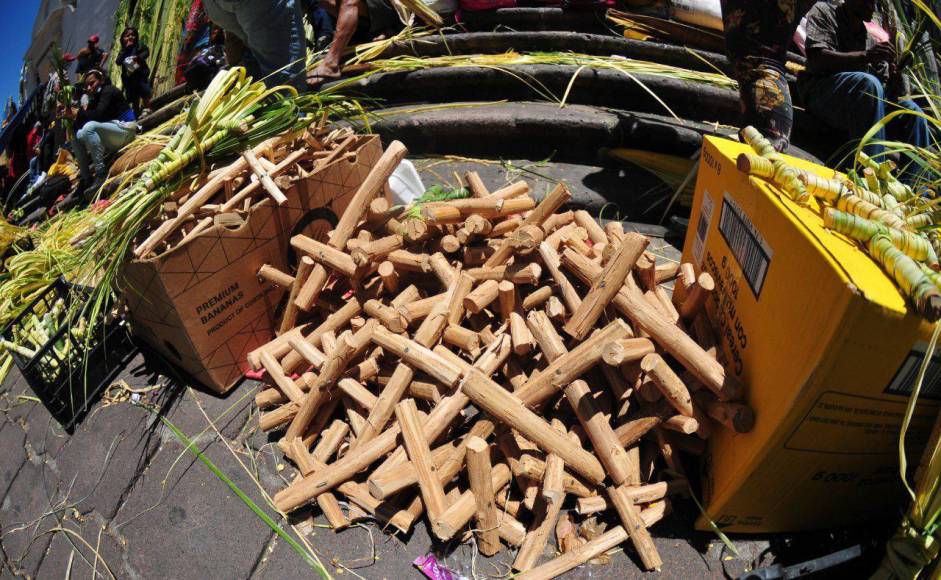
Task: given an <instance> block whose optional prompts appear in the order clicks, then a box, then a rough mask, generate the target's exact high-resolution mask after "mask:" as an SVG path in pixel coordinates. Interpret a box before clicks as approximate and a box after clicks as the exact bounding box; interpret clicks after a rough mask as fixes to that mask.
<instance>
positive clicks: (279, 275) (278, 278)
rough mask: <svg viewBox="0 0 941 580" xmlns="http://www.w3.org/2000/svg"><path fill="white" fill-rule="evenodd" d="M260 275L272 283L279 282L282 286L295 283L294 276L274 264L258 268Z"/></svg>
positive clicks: (289, 285)
mask: <svg viewBox="0 0 941 580" xmlns="http://www.w3.org/2000/svg"><path fill="white" fill-rule="evenodd" d="M258 277H259V278H261V279H262V280H267V281H268V282H271V283H272V284H277V285H278V286H281V287H282V288H290V287H291V286H292V285H293V284H294V276H291V275H290V274H287V273H285V272H282V271H281V270H278V269H277V268H275V267H274V266H270V265H268V264H265V265H264V266H262V267H261V268H259V269H258Z"/></svg>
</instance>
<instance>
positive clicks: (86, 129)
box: [72, 121, 97, 183]
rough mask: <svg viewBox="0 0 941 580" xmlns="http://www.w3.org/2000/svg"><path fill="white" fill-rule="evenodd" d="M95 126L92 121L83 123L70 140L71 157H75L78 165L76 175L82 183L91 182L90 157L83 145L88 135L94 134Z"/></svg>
mask: <svg viewBox="0 0 941 580" xmlns="http://www.w3.org/2000/svg"><path fill="white" fill-rule="evenodd" d="M96 124H97V123H95V122H94V121H89V122H88V123H85V125H83V126H82V128H81V129H79V130H78V132H77V133H75V138H74V139H72V157H75V163H76V164H78V175H79V178H80V179H81V181H82V182H83V183H88V182H90V181H91V156H90V154H89V151H88V148H87V146H86V144H85V143H86V140H87V139H89V134H93V133H94V127H93V126H94V125H96Z"/></svg>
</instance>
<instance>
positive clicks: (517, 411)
mask: <svg viewBox="0 0 941 580" xmlns="http://www.w3.org/2000/svg"><path fill="white" fill-rule="evenodd" d="M461 389H462V390H463V392H464V394H465V395H467V396H468V397H469V398H470V399H471V400H472V401H474V403H475V404H476V405H477V406H478V407H480V408H481V409H483V410H484V411H486V412H487V413H489V414H490V415H492V416H493V417H495V418H497V419H498V420H500V421H502V422H503V423H506V424H507V425H510V426H511V427H513V428H514V429H516V430H517V431H519V432H520V433H522V434H523V435H525V436H526V437H527V438H528V439H530V440H532V441H533V442H534V443H535V444H537V445H539V447H540V448H541V449H543V450H545V451H548V452H551V453H555V454H556V455H558V456H560V457H561V458H562V459H563V461H565V464H566V465H568V466H569V467H570V468H571V469H572V470H573V471H576V472H578V473H579V474H580V475H582V476H583V477H585V478H586V479H587V480H589V481H591V482H592V483H601V481H602V480H603V479H604V477H605V473H604V469H603V468H602V467H601V464H600V463H599V462H598V460H597V459H595V457H594V455H592V454H591V453H589V452H587V451H585V450H584V449H582V448H581V447H579V446H578V445H575V444H574V443H572V441H571V440H569V439H568V438H567V437H566V436H564V435H562V434H561V433H559V432H558V431H556V430H555V429H553V428H552V427H551V426H550V425H549V424H548V423H547V422H546V421H545V420H544V419H542V418H541V417H539V416H538V415H536V414H535V413H533V412H532V411H530V410H529V409H527V408H526V407H525V406H524V405H523V403H522V401H520V400H519V399H518V398H517V397H515V396H513V394H511V393H509V392H508V391H506V390H505V389H504V388H503V387H501V386H499V385H497V384H496V383H494V382H493V381H491V380H490V379H489V378H488V377H486V376H484V375H483V374H482V373H481V372H480V371H478V370H476V369H471V370H469V371H468V372H467V373H465V375H464V378H463V380H462V381H461Z"/></svg>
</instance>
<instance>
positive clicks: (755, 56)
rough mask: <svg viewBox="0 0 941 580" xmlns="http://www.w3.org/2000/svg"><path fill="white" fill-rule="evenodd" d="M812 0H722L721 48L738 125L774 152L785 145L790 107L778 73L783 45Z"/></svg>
mask: <svg viewBox="0 0 941 580" xmlns="http://www.w3.org/2000/svg"><path fill="white" fill-rule="evenodd" d="M813 3H814V0H722V20H723V24H724V26H725V47H726V53H727V54H728V57H729V60H730V61H731V62H732V75H733V76H734V77H735V80H737V81H738V84H739V94H740V99H741V104H742V116H743V123H742V126H748V125H751V126H753V127H755V128H756V129H758V131H759V132H760V133H761V134H762V135H764V136H765V137H766V138H767V139H768V140H769V141H771V143H772V145H774V148H775V149H777V150H778V151H785V150H786V149H787V148H788V146H789V145H790V140H791V127H792V125H793V123H794V107H793V105H792V104H791V92H790V89H789V88H788V85H787V79H786V78H785V76H784V73H785V70H784V63H785V62H786V60H787V47H788V45H789V44H790V43H791V39H792V38H793V37H794V31H795V30H797V25H798V23H799V22H800V19H801V17H802V16H803V14H804V13H806V12H807V10H808V9H809V8H810V7H811V6H812V5H813Z"/></svg>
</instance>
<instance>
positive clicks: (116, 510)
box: [0, 173, 872, 579]
mask: <svg viewBox="0 0 941 580" xmlns="http://www.w3.org/2000/svg"><path fill="white" fill-rule="evenodd" d="M445 175H447V173H445ZM652 247H654V248H662V249H663V251H664V252H669V251H672V252H673V255H674V256H675V255H676V250H675V249H670V248H669V247H668V245H667V244H665V243H662V241H657V242H656V244H655V245H653V246H652ZM168 372H169V371H167V370H166V369H164V368H163V367H162V366H161V365H160V364H159V361H155V360H152V359H148V358H145V357H144V356H143V355H140V354H138V355H137V356H136V357H134V358H133V360H132V361H131V362H130V364H128V365H127V366H126V367H125V368H124V369H123V370H122V372H121V373H120V376H119V377H118V379H117V381H116V382H115V383H114V385H113V387H112V388H111V389H109V390H108V391H107V392H106V393H105V395H104V397H103V398H102V400H101V401H99V402H98V403H97V404H96V405H95V407H94V408H93V410H92V412H91V413H90V414H89V415H88V416H87V417H86V418H85V420H84V421H83V422H82V423H80V425H79V426H78V427H77V428H76V429H75V431H74V433H72V434H67V433H65V432H64V431H63V429H62V428H61V427H60V426H59V424H58V423H57V422H56V421H55V420H53V419H52V418H51V417H50V415H49V414H48V412H47V411H46V409H45V408H44V407H43V405H42V404H40V403H38V402H37V401H36V400H35V397H34V396H33V393H32V391H31V390H30V389H29V387H28V386H27V385H26V384H25V381H24V380H23V378H22V377H21V376H20V375H19V373H18V372H16V370H14V371H12V372H11V374H10V376H9V377H8V378H7V380H6V382H5V383H4V384H3V385H2V388H0V488H2V499H0V557H2V565H3V566H2V572H0V576H2V577H13V576H18V577H27V578H29V577H32V578H42V579H45V578H63V577H65V578H92V577H96V576H100V577H102V578H111V577H114V578H131V579H135V578H179V579H190V578H192V579H204V578H225V579H230V578H296V577H310V576H314V575H315V573H314V572H313V570H311V568H310V567H309V566H308V564H307V563H305V561H304V559H303V558H302V557H301V556H299V555H298V553H297V552H296V551H295V550H294V549H293V548H292V547H291V545H290V544H289V542H288V541H287V540H286V539H285V538H286V537H287V538H291V541H292V542H298V543H300V544H302V545H306V546H308V547H310V548H312V549H313V552H314V553H315V554H316V555H317V556H318V557H319V559H320V561H321V562H322V563H323V564H324V567H325V568H326V570H327V571H328V572H329V573H330V574H332V575H334V576H336V577H340V578H342V577H354V576H360V577H364V578H377V579H380V578H396V579H402V578H415V577H418V576H419V573H418V572H417V571H416V570H415V568H414V567H413V566H412V565H411V562H412V560H414V559H415V558H416V557H418V556H420V555H424V554H426V553H428V552H429V551H434V552H435V553H436V554H438V555H439V557H440V558H442V559H443V560H444V562H446V563H447V564H448V565H449V566H451V567H452V568H453V569H455V570H457V571H459V572H461V573H462V574H464V575H466V576H468V577H472V576H474V575H476V576H477V577H478V578H485V577H488V576H499V575H504V574H506V573H507V571H508V563H509V562H510V561H511V559H512V556H513V554H512V552H507V551H505V552H503V554H501V555H500V556H498V557H495V558H492V559H486V558H482V557H474V555H473V554H474V550H472V549H471V547H470V546H469V545H440V544H434V543H433V542H432V541H431V540H430V538H429V536H428V533H427V531H426V528H425V524H424V523H420V524H418V525H417V526H416V528H415V529H414V530H413V531H412V533H411V534H410V535H408V536H405V537H401V536H391V535H388V534H386V533H383V532H382V531H381V530H380V528H379V527H378V525H377V524H376V523H374V522H363V523H361V524H357V525H354V526H353V527H351V528H350V529H348V530H345V531H343V532H341V533H339V534H335V533H333V532H332V531H331V530H329V529H327V528H326V526H325V523H324V521H323V519H322V518H321V517H320V516H319V515H317V516H316V517H313V516H312V515H311V513H310V512H303V511H302V512H301V513H299V514H296V515H293V516H292V517H291V518H290V519H288V520H285V519H284V518H283V517H281V516H280V515H279V514H278V513H276V512H275V511H274V510H273V509H272V508H271V507H270V504H269V498H270V497H271V496H273V495H274V493H275V492H276V491H278V490H279V489H281V488H283V487H284V486H285V484H286V482H288V481H289V480H290V479H291V478H292V477H294V473H295V472H294V469H293V467H292V466H291V464H290V463H289V462H287V461H285V460H284V458H283V456H282V454H281V452H280V450H279V449H278V448H277V446H276V445H274V444H273V443H272V441H271V440H269V438H268V437H267V436H266V435H265V434H264V433H262V432H260V430H259V429H258V419H257V415H256V411H255V409H254V405H253V396H254V394H255V390H256V386H257V385H256V383H253V382H252V381H245V382H243V383H242V384H241V385H239V386H238V387H237V388H236V389H234V390H233V391H232V392H231V393H229V394H228V395H227V396H225V397H218V396H215V395H213V394H210V393H207V392H204V391H201V390H197V389H194V388H192V387H190V386H187V385H185V384H183V383H181V382H178V381H174V380H171V379H170V378H168V377H167V374H166V373H168ZM169 425H172V426H173V427H175V428H176V429H178V430H179V431H180V432H182V433H183V434H185V435H186V437H188V438H190V439H191V440H192V441H193V447H194V448H195V449H198V451H199V452H200V453H201V454H202V455H203V457H204V458H205V459H206V461H208V462H211V464H212V465H213V466H215V467H216V468H217V469H218V470H219V472H220V473H221V474H222V477H224V478H227V479H228V480H229V481H230V482H231V484H229V483H227V482H226V481H223V479H222V477H220V476H219V475H217V474H216V473H214V472H213V471H212V470H211V469H210V468H209V467H208V466H207V465H206V464H205V463H204V462H203V461H201V460H200V458H198V457H197V456H196V454H195V453H193V452H192V450H190V449H187V448H186V445H184V443H183V442H182V441H181V439H180V438H179V437H178V436H177V435H175V434H174V432H173V430H172V429H171V428H170V427H169ZM230 485H231V487H230ZM233 488H237V489H238V490H240V491H241V492H242V493H244V494H245V496H246V497H247V498H248V499H249V500H250V501H251V502H254V505H256V506H257V508H258V510H259V511H260V512H261V513H264V514H266V515H267V516H268V517H270V518H272V520H273V521H274V522H277V525H279V526H280V528H281V530H283V534H284V537H282V536H281V535H279V534H278V533H275V532H274V531H273V530H272V528H271V527H269V526H268V525H267V524H266V523H265V522H264V521H263V520H262V518H261V517H259V516H258V515H256V514H255V513H254V512H253V511H252V510H251V509H250V508H249V507H248V505H247V504H246V502H245V501H243V500H241V499H240V498H239V497H237V495H236V494H235V492H234V491H233ZM675 506H676V513H675V514H673V515H671V516H669V517H668V518H667V519H666V520H665V521H664V522H662V523H660V524H658V525H657V526H655V527H654V528H653V534H654V536H655V541H656V544H657V546H658V548H659V549H660V552H661V554H662V556H663V560H664V568H663V572H662V573H661V574H660V576H662V577H666V578H722V577H735V576H738V575H739V574H740V573H741V572H743V571H745V570H747V569H749V568H751V567H753V566H756V565H766V564H769V563H771V562H779V563H781V562H783V563H794V562H800V561H802V560H801V558H802V557H803V556H804V555H805V554H806V556H807V557H803V559H807V558H809V557H816V556H820V555H824V554H827V553H830V552H832V551H835V550H837V549H840V548H841V547H844V546H845V545H850V544H851V543H853V542H854V541H858V539H856V540H853V536H852V535H849V536H848V535H846V534H823V535H814V536H806V537H796V538H795V537H788V538H782V537H772V538H760V539H749V538H736V539H735V545H736V547H737V548H738V550H739V552H740V554H741V556H740V557H738V558H735V557H732V556H731V555H729V554H728V552H727V551H726V550H725V549H724V547H723V544H722V543H721V542H719V541H718V539H717V538H716V536H714V535H712V534H706V533H695V532H691V529H692V520H693V519H694V516H695V514H696V511H695V506H694V505H693V504H692V503H691V502H688V501H677V502H675ZM869 535H870V536H871V535H872V534H869ZM552 545H554V542H550V548H551V547H552ZM805 548H806V549H805ZM550 556H551V553H547V554H546V555H545V557H546V558H548V557H550ZM642 575H644V574H643V573H642V572H641V571H640V569H639V568H638V564H637V559H636V556H635V555H634V554H633V552H630V553H624V552H619V553H617V554H614V555H613V557H612V558H611V562H610V564H609V565H606V566H601V565H597V566H584V567H581V568H579V569H577V570H575V571H573V572H571V573H569V574H568V576H569V577H572V578H585V577H604V578H630V577H638V576H642Z"/></svg>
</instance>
